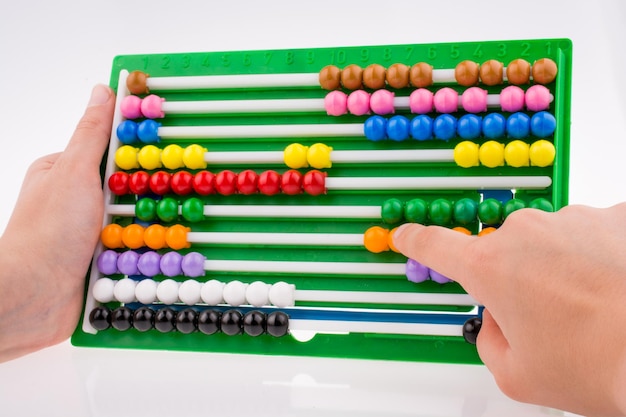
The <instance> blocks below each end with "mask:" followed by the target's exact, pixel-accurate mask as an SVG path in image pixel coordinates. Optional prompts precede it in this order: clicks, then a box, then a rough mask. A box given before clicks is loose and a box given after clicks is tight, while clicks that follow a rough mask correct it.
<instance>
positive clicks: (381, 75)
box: [363, 64, 385, 90]
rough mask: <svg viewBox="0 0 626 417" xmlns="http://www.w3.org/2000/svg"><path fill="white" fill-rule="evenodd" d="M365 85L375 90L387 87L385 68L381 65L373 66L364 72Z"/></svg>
mask: <svg viewBox="0 0 626 417" xmlns="http://www.w3.org/2000/svg"><path fill="white" fill-rule="evenodd" d="M363 84H365V86H366V87H368V88H371V89H373V90H379V89H381V88H384V87H385V67H383V66H382V65H380V64H371V65H368V66H367V68H365V69H364V70H363Z"/></svg>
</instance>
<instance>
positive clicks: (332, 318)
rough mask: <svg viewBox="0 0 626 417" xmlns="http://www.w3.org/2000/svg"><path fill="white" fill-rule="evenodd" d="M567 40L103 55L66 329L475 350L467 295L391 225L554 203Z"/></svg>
mask: <svg viewBox="0 0 626 417" xmlns="http://www.w3.org/2000/svg"><path fill="white" fill-rule="evenodd" d="M571 50H572V46H571V42H570V41H569V40H567V39H537V40H523V41H490V42H462V43H450V44H448V43H443V44H419V45H409V44H406V45H383V46H362V47H340V48H315V49H290V50H265V51H263V50H257V51H234V52H207V53H197V52H196V53H187V54H184V53H176V54H151V55H125V56H118V57H116V58H115V60H114V62H113V68H112V74H111V81H110V85H111V87H112V88H114V89H115V90H116V92H117V102H116V111H115V116H114V122H113V126H112V137H111V142H110V147H109V150H108V152H107V155H105V158H104V160H103V166H102V177H103V191H104V195H105V215H104V218H103V226H102V233H101V241H100V244H99V245H98V248H97V250H96V252H95V253H94V258H93V263H92V266H91V269H90V271H89V274H88V276H87V285H86V294H85V305H84V311H83V317H82V320H81V322H80V323H79V326H78V328H77V329H76V331H75V333H74V335H73V337H72V342H73V343H74V344H75V345H77V346H96V347H105V346H108V347H119V348H137V349H168V350H194V351H210V352H233V353H249V354H268V355H269V354H271V355H308V356H328V357H343V358H369V359H387V360H403V361H432V362H455V363H480V359H479V358H478V355H477V353H476V348H475V345H474V344H475V340H476V336H477V334H478V332H479V330H480V323H481V313H482V307H481V306H480V305H479V304H478V303H477V302H476V300H474V299H472V297H470V296H469V295H468V294H466V293H465V292H464V291H463V289H462V288H461V287H460V286H459V285H458V284H456V283H455V282H453V281H452V280H450V279H449V278H448V277H445V276H443V275H442V274H440V273H438V272H437V271H434V270H431V269H429V268H428V267H426V266H424V265H421V264H420V263H419V262H417V261H415V260H413V259H407V258H406V257H404V256H403V255H402V254H400V253H398V252H397V251H396V249H395V247H394V245H393V233H394V231H395V229H396V227H398V226H399V225H401V224H403V223H406V222H418V223H422V224H435V225H440V226H445V227H449V228H454V229H456V230H458V231H459V232H460V233H467V234H474V235H479V236H480V235H484V234H487V233H490V232H492V231H494V230H495V229H497V228H498V227H499V226H500V225H501V224H502V223H503V222H504V221H505V219H506V217H507V216H508V215H509V214H511V213H512V212H514V211H515V210H519V209H521V208H525V207H531V208H535V209H539V210H546V211H553V210H557V209H559V208H560V207H562V206H564V205H566V204H567V193H568V158H569V114H570V89H571V81H570V79H571V59H572V55H571V54H572V52H571ZM456 256H459V255H458V254H453V253H451V254H450V261H451V262H454V259H455V257H456ZM494 262H497V260H494Z"/></svg>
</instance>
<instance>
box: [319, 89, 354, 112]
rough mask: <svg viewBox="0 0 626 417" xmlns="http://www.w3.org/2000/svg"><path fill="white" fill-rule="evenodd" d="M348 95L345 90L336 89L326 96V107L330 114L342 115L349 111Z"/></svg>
mask: <svg viewBox="0 0 626 417" xmlns="http://www.w3.org/2000/svg"><path fill="white" fill-rule="evenodd" d="M347 101H348V96H347V95H346V93H344V92H343V91H339V90H334V91H331V92H330V93H328V94H326V97H324V108H325V109H326V113H327V114H328V115H329V116H342V115H344V114H346V113H347V112H348V105H347Z"/></svg>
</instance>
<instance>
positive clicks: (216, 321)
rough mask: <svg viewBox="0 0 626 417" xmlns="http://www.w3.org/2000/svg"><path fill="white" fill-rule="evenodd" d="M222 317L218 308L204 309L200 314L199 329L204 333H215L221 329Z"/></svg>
mask: <svg viewBox="0 0 626 417" xmlns="http://www.w3.org/2000/svg"><path fill="white" fill-rule="evenodd" d="M221 319H222V317H221V315H220V312H219V311H217V310H204V311H203V312H201V313H200V314H198V330H200V331H201V332H202V333H204V334H213V333H215V332H217V331H218V330H219V329H220V321H221Z"/></svg>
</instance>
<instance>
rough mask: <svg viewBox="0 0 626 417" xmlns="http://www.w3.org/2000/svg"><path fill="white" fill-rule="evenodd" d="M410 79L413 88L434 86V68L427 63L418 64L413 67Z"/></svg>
mask: <svg viewBox="0 0 626 417" xmlns="http://www.w3.org/2000/svg"><path fill="white" fill-rule="evenodd" d="M409 79H410V81H411V85H412V86H413V87H418V88H423V87H428V86H429V85H432V84H433V67H432V65H429V64H427V63H426V62H418V63H417V64H415V65H413V66H412V67H411V71H410V72H409Z"/></svg>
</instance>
